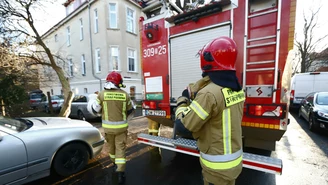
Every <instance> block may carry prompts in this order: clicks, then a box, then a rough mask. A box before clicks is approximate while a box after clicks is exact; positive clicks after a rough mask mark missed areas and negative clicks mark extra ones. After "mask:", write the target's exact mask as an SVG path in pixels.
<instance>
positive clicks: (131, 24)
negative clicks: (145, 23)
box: [126, 8, 136, 33]
mask: <svg viewBox="0 0 328 185" xmlns="http://www.w3.org/2000/svg"><path fill="white" fill-rule="evenodd" d="M135 27H136V22H135V11H134V10H132V9H130V8H127V9H126V30H127V31H128V32H131V33H135Z"/></svg>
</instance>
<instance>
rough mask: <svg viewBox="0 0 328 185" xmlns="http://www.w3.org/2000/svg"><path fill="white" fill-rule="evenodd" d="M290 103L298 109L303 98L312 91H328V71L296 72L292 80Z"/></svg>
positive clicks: (291, 106)
mask: <svg viewBox="0 0 328 185" xmlns="http://www.w3.org/2000/svg"><path fill="white" fill-rule="evenodd" d="M290 90H291V96H290V105H289V107H290V108H292V109H298V108H299V107H300V103H301V101H302V99H303V98H304V97H305V96H306V95H308V94H309V93H311V92H320V91H327V92H328V72H311V73H299V74H295V75H294V76H293V77H292V80H291V89H290Z"/></svg>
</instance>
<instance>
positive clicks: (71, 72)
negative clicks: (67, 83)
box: [68, 59, 73, 77]
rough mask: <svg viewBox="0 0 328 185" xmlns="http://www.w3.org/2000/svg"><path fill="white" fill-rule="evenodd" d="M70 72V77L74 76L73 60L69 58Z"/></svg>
mask: <svg viewBox="0 0 328 185" xmlns="http://www.w3.org/2000/svg"><path fill="white" fill-rule="evenodd" d="M68 74H69V76H70V77H73V60H72V59H68Z"/></svg>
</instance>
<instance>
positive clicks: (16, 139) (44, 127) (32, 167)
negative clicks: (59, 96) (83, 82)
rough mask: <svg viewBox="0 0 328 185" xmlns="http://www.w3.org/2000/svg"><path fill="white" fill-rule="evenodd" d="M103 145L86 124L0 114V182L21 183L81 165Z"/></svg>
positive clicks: (75, 169) (69, 171) (73, 170)
mask: <svg viewBox="0 0 328 185" xmlns="http://www.w3.org/2000/svg"><path fill="white" fill-rule="evenodd" d="M103 145H104V138H103V137H102V135H101V133H100V132H99V130H98V129H97V128H95V127H93V126H92V125H91V124H90V123H88V122H86V121H81V120H72V119H70V118H63V117H31V118H19V119H12V118H6V117H2V116H0V151H1V152H0V182H1V184H24V183H27V182H30V181H33V180H36V179H39V178H43V177H46V176H49V175H50V172H51V170H53V171H54V172H56V173H57V174H59V175H61V176H70V175H72V174H75V173H77V172H79V171H81V170H83V169H84V168H85V166H86V165H87V164H88V161H89V159H92V158H94V157H95V156H96V155H98V154H99V153H100V152H101V150H102V148H103Z"/></svg>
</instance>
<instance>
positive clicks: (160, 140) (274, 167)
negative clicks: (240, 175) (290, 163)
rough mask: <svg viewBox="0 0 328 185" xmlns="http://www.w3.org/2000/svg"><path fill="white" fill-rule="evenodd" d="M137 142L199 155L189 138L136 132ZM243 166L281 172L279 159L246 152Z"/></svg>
mask: <svg viewBox="0 0 328 185" xmlns="http://www.w3.org/2000/svg"><path fill="white" fill-rule="evenodd" d="M138 142H139V143H143V144H146V145H151V146H155V147H159V148H163V149H167V150H171V151H175V152H180V153H184V154H187V155H193V156H196V157H199V151H198V149H197V144H196V141H195V140H191V139H184V138H178V139H170V138H165V137H159V136H152V135H148V134H144V133H140V134H138ZM243 167H244V168H249V169H253V170H257V171H261V172H266V173H272V174H278V175H281V173H282V161H281V159H276V158H272V157H267V156H262V155H257V154H251V153H246V152H244V153H243Z"/></svg>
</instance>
